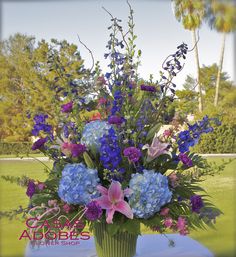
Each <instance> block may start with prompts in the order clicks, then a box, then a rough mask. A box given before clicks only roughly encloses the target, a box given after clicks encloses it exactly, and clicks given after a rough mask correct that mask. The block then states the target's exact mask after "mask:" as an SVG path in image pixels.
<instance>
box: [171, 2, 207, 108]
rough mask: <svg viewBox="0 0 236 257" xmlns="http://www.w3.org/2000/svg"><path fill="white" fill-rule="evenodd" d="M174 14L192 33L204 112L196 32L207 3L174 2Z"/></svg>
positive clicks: (200, 99)
mask: <svg viewBox="0 0 236 257" xmlns="http://www.w3.org/2000/svg"><path fill="white" fill-rule="evenodd" d="M173 3H174V12H175V17H176V18H177V20H178V21H182V24H183V26H184V28H185V29H187V30H190V31H192V38H193V45H194V51H195V62H196V67H197V80H198V94H199V96H198V109H199V112H202V110H203V101H202V89H201V84H200V64H199V54H198V46H197V39H196V30H197V29H198V28H200V26H201V24H202V21H203V18H204V15H205V3H204V0H174V2H173Z"/></svg>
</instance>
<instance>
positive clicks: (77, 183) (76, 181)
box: [58, 163, 99, 205]
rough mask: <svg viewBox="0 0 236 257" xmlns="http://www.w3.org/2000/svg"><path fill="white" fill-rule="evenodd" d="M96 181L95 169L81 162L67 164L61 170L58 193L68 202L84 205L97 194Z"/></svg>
mask: <svg viewBox="0 0 236 257" xmlns="http://www.w3.org/2000/svg"><path fill="white" fill-rule="evenodd" d="M98 182H99V178H98V172H97V170H94V169H89V168H87V167H86V166H85V165H84V164H83V163H74V164H67V165H66V166H65V167H64V169H63V171H62V178H61V180H60V183H59V189H58V195H59V197H60V198H61V199H62V200H63V201H65V202H67V203H69V204H82V205H86V204H87V203H89V202H90V201H91V200H92V199H93V198H96V197H98V196H99V193H98V191H97V189H96V187H97V185H98Z"/></svg>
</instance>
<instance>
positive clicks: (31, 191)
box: [26, 180, 36, 198]
mask: <svg viewBox="0 0 236 257" xmlns="http://www.w3.org/2000/svg"><path fill="white" fill-rule="evenodd" d="M35 188H36V187H35V184H34V182H33V181H32V180H30V181H29V183H28V187H27V191H26V195H27V196H28V197H30V198H31V197H32V196H33V195H34V193H35Z"/></svg>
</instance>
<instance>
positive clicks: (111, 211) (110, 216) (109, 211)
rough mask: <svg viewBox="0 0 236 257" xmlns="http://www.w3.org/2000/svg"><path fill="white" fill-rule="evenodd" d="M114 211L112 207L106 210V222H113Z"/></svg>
mask: <svg viewBox="0 0 236 257" xmlns="http://www.w3.org/2000/svg"><path fill="white" fill-rule="evenodd" d="M114 213H115V210H114V209H109V210H107V213H106V214H107V218H106V222H107V223H108V224H111V223H113V222H112V219H113V215H114Z"/></svg>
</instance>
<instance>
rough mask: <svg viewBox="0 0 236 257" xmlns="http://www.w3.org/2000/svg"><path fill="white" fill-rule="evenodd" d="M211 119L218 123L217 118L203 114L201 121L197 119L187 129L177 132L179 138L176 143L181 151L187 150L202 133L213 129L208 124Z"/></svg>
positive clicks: (196, 141)
mask: <svg viewBox="0 0 236 257" xmlns="http://www.w3.org/2000/svg"><path fill="white" fill-rule="evenodd" d="M211 120H213V121H214V122H215V124H216V125H220V123H219V121H218V120H216V119H209V118H208V116H205V117H203V119H202V120H201V121H198V122H196V123H195V124H193V125H188V128H189V129H188V130H184V131H181V132H180V133H179V139H178V141H177V143H178V146H179V151H180V152H181V153H185V152H188V151H189V147H191V146H194V145H196V144H197V143H198V141H199V139H200V136H201V135H202V134H203V133H209V132H212V131H213V128H212V126H211V124H210V121H211Z"/></svg>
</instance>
